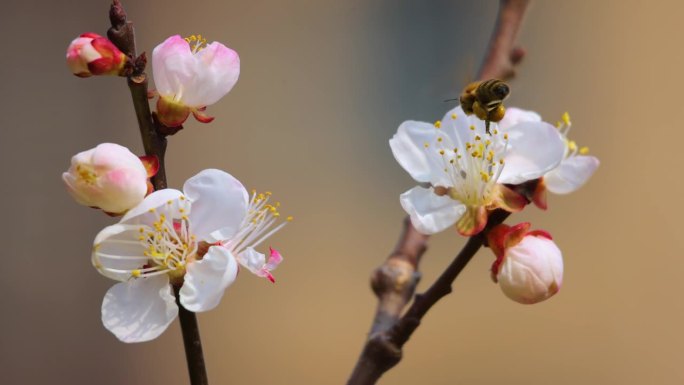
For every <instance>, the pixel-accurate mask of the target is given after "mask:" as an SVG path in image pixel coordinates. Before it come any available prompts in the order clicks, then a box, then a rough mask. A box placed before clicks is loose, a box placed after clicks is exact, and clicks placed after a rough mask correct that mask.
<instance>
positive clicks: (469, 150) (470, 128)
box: [390, 106, 565, 235]
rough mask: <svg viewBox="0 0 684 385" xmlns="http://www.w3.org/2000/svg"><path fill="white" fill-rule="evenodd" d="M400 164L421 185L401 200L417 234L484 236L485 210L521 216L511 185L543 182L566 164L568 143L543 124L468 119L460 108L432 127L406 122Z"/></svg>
mask: <svg viewBox="0 0 684 385" xmlns="http://www.w3.org/2000/svg"><path fill="white" fill-rule="evenodd" d="M390 147H391V149H392V153H393V154H394V157H395V159H396V160H397V162H399V164H400V165H401V166H402V167H403V168H404V169H405V170H406V171H407V172H408V173H409V174H410V175H411V176H412V177H413V179H415V180H416V181H417V182H418V183H420V185H419V186H417V187H414V188H413V189H411V190H409V191H407V192H405V193H404V194H402V195H401V197H400V201H401V205H402V207H403V208H404V210H406V212H407V213H408V214H409V215H410V217H411V222H412V223H413V225H414V226H415V227H416V229H417V230H418V231H420V232H422V233H425V234H433V233H436V232H440V231H442V230H445V229H446V228H447V227H450V226H452V225H454V224H456V228H457V229H458V231H459V232H460V233H461V234H463V235H474V234H477V233H478V232H480V231H481V230H482V229H483V228H484V226H485V225H486V223H487V212H488V210H492V209H494V208H497V207H500V208H504V209H506V210H509V211H517V210H520V209H522V207H524V205H525V203H526V202H525V200H524V198H523V197H522V196H520V195H519V194H517V193H515V192H514V191H513V190H511V189H510V188H508V187H506V186H505V184H512V185H515V184H520V183H523V182H525V181H528V180H532V179H537V178H539V177H541V176H543V175H544V174H546V173H547V172H548V171H550V170H551V169H553V168H554V167H556V166H557V165H558V163H560V161H561V159H562V158H563V153H564V147H565V146H564V144H563V139H562V137H561V136H560V134H559V133H558V130H556V129H555V128H554V127H553V126H552V125H550V124H548V123H545V122H541V121H538V122H532V121H526V122H520V123H517V124H513V125H510V127H506V129H503V128H500V127H499V125H497V124H496V123H491V126H490V133H489V134H487V133H486V131H485V123H484V122H483V121H482V120H480V119H478V118H477V117H475V116H467V115H466V114H465V113H464V112H463V110H462V109H461V107H460V106H459V107H456V108H454V109H453V110H451V111H449V112H447V113H446V115H445V116H444V118H443V119H442V120H441V121H437V122H436V123H434V124H430V123H423V122H416V121H406V122H404V123H402V124H401V125H400V126H399V129H398V130H397V133H396V134H395V135H394V137H393V138H392V139H390Z"/></svg>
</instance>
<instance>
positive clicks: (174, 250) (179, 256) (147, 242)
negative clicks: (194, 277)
mask: <svg viewBox="0 0 684 385" xmlns="http://www.w3.org/2000/svg"><path fill="white" fill-rule="evenodd" d="M188 207H189V204H188V201H187V200H186V199H185V198H184V197H181V198H180V199H179V200H177V201H168V202H167V203H166V206H165V207H163V209H162V208H160V209H151V210H150V211H149V213H151V214H154V215H155V216H156V219H155V221H154V222H153V223H152V226H144V225H143V226H140V228H139V229H138V231H139V234H140V235H139V236H138V240H139V241H140V242H141V243H142V244H143V246H144V248H145V250H144V252H143V254H144V256H145V257H147V258H148V260H147V263H146V264H145V265H144V266H142V268H140V269H135V270H133V271H131V275H132V276H133V277H140V276H152V275H158V274H164V273H167V274H169V276H170V277H171V278H172V279H173V278H179V277H182V276H183V275H184V274H185V266H186V264H187V263H188V262H192V261H193V260H195V259H196V258H197V247H198V245H197V242H196V237H195V236H194V235H192V234H191V233H190V220H189V219H188V216H187V211H188Z"/></svg>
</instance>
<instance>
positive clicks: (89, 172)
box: [76, 164, 97, 185]
mask: <svg viewBox="0 0 684 385" xmlns="http://www.w3.org/2000/svg"><path fill="white" fill-rule="evenodd" d="M76 172H77V173H78V178H79V179H80V180H81V181H82V182H83V183H85V184H87V185H94V184H95V182H96V181H97V174H96V173H95V170H93V169H92V168H91V167H89V166H86V165H82V164H78V165H76Z"/></svg>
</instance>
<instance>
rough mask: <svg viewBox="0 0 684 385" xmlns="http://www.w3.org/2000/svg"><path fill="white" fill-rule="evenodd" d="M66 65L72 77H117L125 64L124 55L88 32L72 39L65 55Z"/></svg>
mask: <svg viewBox="0 0 684 385" xmlns="http://www.w3.org/2000/svg"><path fill="white" fill-rule="evenodd" d="M66 60H67V65H68V66H69V69H70V70H71V72H73V74H74V75H76V76H79V77H82V78H87V77H89V76H92V75H119V74H121V71H122V70H123V68H124V65H125V64H126V55H125V54H124V53H123V52H121V51H119V49H118V48H116V46H115V45H114V43H112V42H111V41H109V40H108V39H107V38H104V37H102V36H100V35H98V34H95V33H92V32H89V33H84V34H83V35H81V36H79V37H77V38H76V39H74V41H72V42H71V44H69V48H67V54H66Z"/></svg>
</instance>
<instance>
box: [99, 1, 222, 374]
mask: <svg viewBox="0 0 684 385" xmlns="http://www.w3.org/2000/svg"><path fill="white" fill-rule="evenodd" d="M126 18H127V16H126V11H125V10H124V8H123V6H122V5H121V3H120V2H119V0H113V2H112V6H111V7H110V10H109V19H110V21H111V24H112V26H111V28H109V30H108V31H107V37H108V38H109V40H111V41H112V42H113V43H114V44H115V45H116V46H117V47H118V48H119V49H120V50H121V51H122V52H123V53H125V54H126V55H127V56H128V59H129V62H128V63H127V66H128V72H127V80H128V87H129V89H130V91H131V97H132V98H133V106H134V108H135V115H136V117H137V119H138V127H139V128H140V136H141V138H142V142H143V147H144V148H145V154H146V155H154V156H156V157H157V159H158V160H159V171H158V172H157V174H156V175H155V176H154V177H153V178H152V184H153V185H154V189H155V190H161V189H165V188H166V187H167V183H166V170H165V167H164V155H165V154H166V135H164V134H162V133H161V132H160V131H159V128H160V127H159V126H158V125H157V123H156V122H155V120H154V119H153V118H152V112H151V110H150V104H149V101H148V98H147V75H146V74H145V66H146V65H147V58H146V56H145V54H144V53H143V54H141V55H140V56H136V49H135V30H134V29H133V23H132V22H130V21H128V20H127V19H126ZM178 291H179V287H178V286H177V285H174V294H175V296H176V303H177V304H178V318H179V320H180V325H181V332H182V333H183V345H184V347H185V358H186V360H187V363H188V374H189V376H190V384H191V385H207V384H208V383H209V381H208V379H207V370H206V367H205V364H204V354H203V353H202V340H201V339H200V334H199V325H198V324H197V317H196V315H195V313H193V312H191V311H188V310H186V309H185V308H184V307H183V305H181V303H180V301H179V298H180V296H179V293H178Z"/></svg>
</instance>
